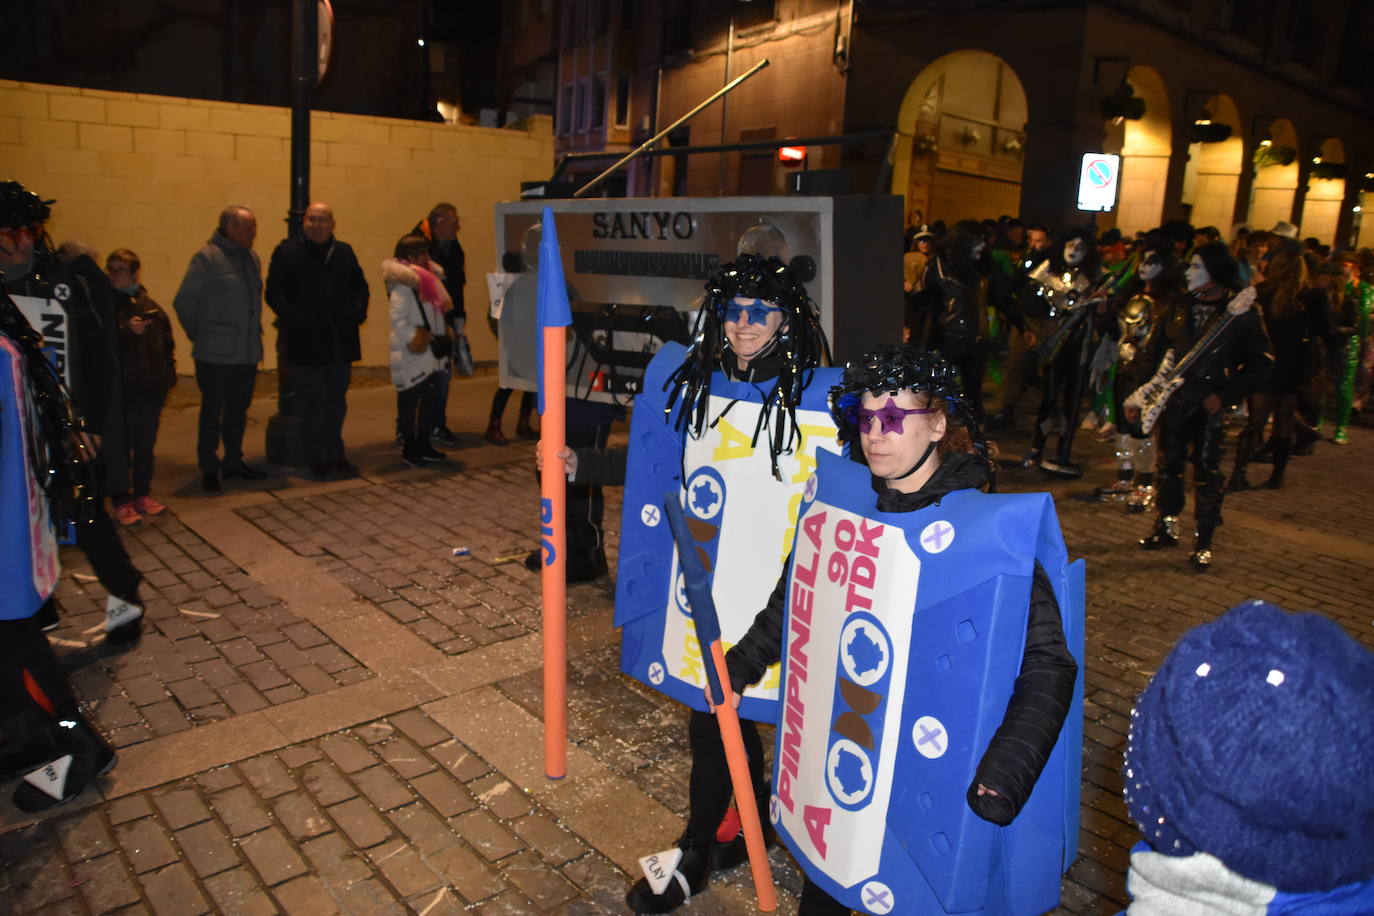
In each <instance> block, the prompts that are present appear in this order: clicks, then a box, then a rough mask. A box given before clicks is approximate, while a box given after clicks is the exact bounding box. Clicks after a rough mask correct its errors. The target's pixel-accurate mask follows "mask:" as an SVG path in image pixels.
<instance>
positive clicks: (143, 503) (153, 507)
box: [134, 496, 167, 515]
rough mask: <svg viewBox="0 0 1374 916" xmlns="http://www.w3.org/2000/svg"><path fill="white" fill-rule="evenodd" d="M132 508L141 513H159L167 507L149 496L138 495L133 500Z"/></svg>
mask: <svg viewBox="0 0 1374 916" xmlns="http://www.w3.org/2000/svg"><path fill="white" fill-rule="evenodd" d="M134 508H136V509H138V511H139V512H140V513H142V514H143V515H161V514H162V513H164V512H166V511H167V507H166V506H164V505H163V504H162V503H160V502H158V501H157V500H155V499H153V498H152V497H151V496H140V497H138V498H137V499H135V500H134Z"/></svg>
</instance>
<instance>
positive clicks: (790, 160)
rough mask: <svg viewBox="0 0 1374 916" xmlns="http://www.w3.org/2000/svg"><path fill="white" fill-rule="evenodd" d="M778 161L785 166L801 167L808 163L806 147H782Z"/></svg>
mask: <svg viewBox="0 0 1374 916" xmlns="http://www.w3.org/2000/svg"><path fill="white" fill-rule="evenodd" d="M778 161H779V162H781V163H782V164H783V165H801V164H802V163H803V162H805V161H806V147H804V146H780V147H778Z"/></svg>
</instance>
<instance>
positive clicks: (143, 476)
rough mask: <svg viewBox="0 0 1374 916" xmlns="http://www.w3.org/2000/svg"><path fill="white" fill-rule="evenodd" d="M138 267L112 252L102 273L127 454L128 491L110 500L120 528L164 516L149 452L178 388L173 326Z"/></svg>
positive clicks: (124, 253) (130, 257)
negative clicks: (113, 331) (110, 307)
mask: <svg viewBox="0 0 1374 916" xmlns="http://www.w3.org/2000/svg"><path fill="white" fill-rule="evenodd" d="M140 267H141V264H140V262H139V258H138V255H136V254H134V253H133V252H132V251H130V250H129V249H127V248H119V249H116V250H115V251H112V252H110V255H109V257H107V258H106V259H105V273H106V274H107V275H108V276H109V278H110V285H111V286H113V287H114V299H115V325H116V327H117V328H118V329H119V369H120V377H121V380H122V382H123V389H124V432H125V439H126V440H127V446H128V449H129V468H130V475H129V481H128V489H127V490H125V491H124V492H123V493H118V494H116V495H115V496H114V499H113V501H114V505H115V518H116V519H118V520H119V523H120V524H122V525H132V524H134V523H136V522H138V521H141V520H142V518H143V516H145V515H161V514H162V513H163V512H165V511H167V507H166V506H164V505H163V504H162V503H161V502H159V501H158V500H156V499H154V498H153V496H152V484H153V447H154V445H155V444H156V443H157V428H158V423H159V421H160V420H161V417H162V407H163V405H164V404H165V403H166V402H167V392H169V391H171V390H172V387H173V386H174V385H176V383H177V366H176V358H175V357H174V356H173V350H174V349H175V347H176V343H175V342H174V341H173V339H172V322H171V319H170V318H168V317H167V313H166V312H165V311H163V310H162V306H160V305H158V304H157V303H156V302H154V301H153V299H152V297H151V296H149V295H148V290H146V289H144V287H143V284H142V283H140V282H139V269H140Z"/></svg>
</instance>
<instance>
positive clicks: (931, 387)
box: [830, 344, 994, 473]
mask: <svg viewBox="0 0 1374 916" xmlns="http://www.w3.org/2000/svg"><path fill="white" fill-rule="evenodd" d="M907 389H911V390H912V391H917V392H920V393H922V394H925V395H928V396H930V397H932V398H941V399H943V400H944V402H945V403H946V404H947V405H948V406H949V417H950V419H951V420H952V421H954V422H956V423H958V424H959V425H960V426H962V427H964V429H966V430H968V434H969V439H971V440H972V442H973V448H974V450H975V451H976V452H977V453H978V455H979V457H980V458H982V459H983V461H985V462H986V463H987V465H988V471H989V473H991V472H992V471H993V470H994V465H993V461H992V458H991V457H990V455H989V453H988V443H987V439H986V438H984V436H983V430H982V428H981V427H980V426H979V425H978V417H977V415H976V414H975V413H974V411H973V405H972V403H970V401H969V399H968V398H966V397H965V396H964V391H963V389H962V388H961V387H960V385H959V372H958V370H957V369H955V368H954V366H952V365H951V364H949V363H947V362H945V360H944V359H943V358H941V356H940V355H939V354H938V353H935V352H933V351H930V350H925V349H923V348H921V347H917V346H913V345H911V344H889V345H888V346H886V347H883V348H881V349H879V350H874V351H873V352H872V353H869V354H867V355H865V356H861V357H859V358H858V359H855V360H850V361H849V362H848V363H847V364H845V367H844V377H843V379H842V380H841V382H840V384H838V385H836V386H835V387H833V388H831V389H830V416H831V417H833V418H834V420H835V425H836V426H838V427H839V430H840V441H841V442H847V443H849V444H850V454H851V455H854V456H855V457H857V456H858V455H859V454H861V451H860V449H859V444H858V439H859V423H858V413H857V411H858V408H859V404H860V402H861V401H862V400H863V396H864V393H865V392H870V391H871V392H884V391H905V390H907Z"/></svg>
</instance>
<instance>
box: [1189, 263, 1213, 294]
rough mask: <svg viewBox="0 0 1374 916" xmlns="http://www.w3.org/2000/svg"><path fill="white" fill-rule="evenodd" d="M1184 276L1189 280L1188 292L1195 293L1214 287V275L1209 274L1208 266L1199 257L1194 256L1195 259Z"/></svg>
mask: <svg viewBox="0 0 1374 916" xmlns="http://www.w3.org/2000/svg"><path fill="white" fill-rule="evenodd" d="M1184 276H1185V277H1186V278H1187V280H1188V292H1190V293H1195V292H1197V291H1198V290H1200V289H1202V288H1203V287H1205V286H1211V285H1212V275H1211V274H1210V273H1208V272H1207V265H1206V264H1204V263H1203V262H1202V258H1200V257H1198V256H1197V255H1193V259H1192V260H1191V261H1189V262H1188V269H1187V270H1186V271H1184Z"/></svg>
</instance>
